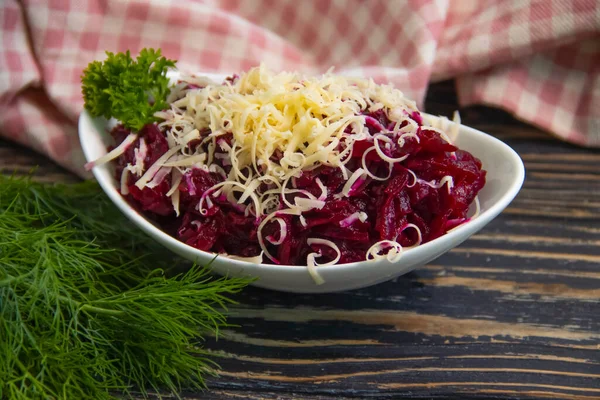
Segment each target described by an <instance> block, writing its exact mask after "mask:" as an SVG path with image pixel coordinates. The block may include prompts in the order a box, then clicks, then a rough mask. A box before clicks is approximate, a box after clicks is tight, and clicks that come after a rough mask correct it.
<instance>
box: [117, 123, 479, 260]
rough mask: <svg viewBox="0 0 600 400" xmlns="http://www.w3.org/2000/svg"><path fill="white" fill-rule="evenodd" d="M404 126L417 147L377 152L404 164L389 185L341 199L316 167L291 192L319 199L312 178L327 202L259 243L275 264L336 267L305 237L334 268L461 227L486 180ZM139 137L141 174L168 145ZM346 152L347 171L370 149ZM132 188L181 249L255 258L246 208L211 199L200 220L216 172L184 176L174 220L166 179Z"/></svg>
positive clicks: (148, 133) (372, 184)
mask: <svg viewBox="0 0 600 400" xmlns="http://www.w3.org/2000/svg"><path fill="white" fill-rule="evenodd" d="M365 118H366V126H367V127H368V129H369V132H370V133H371V135H376V134H377V133H378V132H381V131H382V130H383V129H390V126H392V125H393V124H392V123H391V122H390V121H389V120H388V119H387V116H386V114H385V113H384V112H383V111H377V112H374V113H370V114H365ZM408 118H411V119H412V120H414V121H415V122H416V123H417V124H418V125H419V127H420V128H419V129H418V130H417V133H416V135H417V136H418V139H416V138H414V137H407V138H406V140H405V142H404V144H403V146H399V145H394V146H391V147H390V146H388V147H386V149H384V150H382V151H384V153H385V155H387V156H388V157H392V158H399V157H402V156H405V155H408V157H407V158H406V159H405V160H404V161H402V162H398V163H395V164H393V167H392V170H391V174H390V177H389V179H387V180H384V181H379V180H374V179H371V178H367V179H364V180H360V181H357V183H356V184H355V185H354V186H353V187H352V190H351V191H350V193H349V194H348V196H347V197H340V196H336V194H338V193H340V191H341V190H342V188H343V186H344V184H345V182H346V180H345V179H344V177H343V175H342V173H341V171H340V169H339V168H332V167H326V166H321V167H319V168H317V169H315V170H312V171H309V172H305V173H303V175H302V176H300V177H298V178H295V179H294V185H295V186H294V187H296V188H297V189H302V190H306V191H307V192H309V193H311V194H312V195H314V196H315V197H318V196H319V195H320V194H321V192H322V188H321V187H320V186H319V185H318V184H317V178H318V179H319V180H320V182H321V183H322V185H324V186H325V187H326V188H327V199H326V200H325V206H324V207H323V208H322V209H313V210H312V211H309V212H306V213H304V214H303V215H302V218H303V221H302V220H301V219H300V218H299V217H298V216H295V215H283V214H282V215H278V218H281V219H282V220H283V222H282V224H284V225H285V237H284V238H283V240H282V241H281V244H279V245H273V244H272V243H270V242H265V244H266V246H267V249H268V250H269V252H270V253H271V254H273V255H274V256H276V259H277V261H278V262H279V263H281V264H285V265H306V257H307V255H308V254H309V253H312V252H315V251H316V252H318V253H319V254H321V257H320V258H319V259H318V260H319V262H321V261H323V262H325V261H329V260H332V259H334V258H335V256H336V254H335V251H334V250H333V249H332V248H330V247H328V246H324V245H317V244H313V245H312V246H309V245H308V244H307V238H322V239H327V240H330V241H332V242H334V243H336V245H337V246H338V248H339V250H340V253H341V259H340V261H339V263H348V262H354V261H362V260H365V256H366V252H367V250H368V249H369V248H370V247H371V246H372V245H373V244H374V243H376V242H379V241H381V240H392V241H396V242H398V243H399V244H400V245H402V246H411V245H413V244H415V243H416V242H417V238H418V235H417V231H416V229H409V228H410V227H411V226H410V225H409V224H413V225H414V226H416V227H418V229H419V230H420V234H421V236H422V242H423V243H424V242H428V241H431V240H433V239H435V238H437V237H439V236H441V235H443V234H445V233H446V232H447V231H448V230H450V229H452V228H455V227H456V226H458V225H460V224H462V223H464V222H465V221H467V211H468V209H469V205H470V204H471V203H472V202H473V201H474V199H475V196H476V195H477V193H478V192H479V191H480V190H481V189H482V188H483V186H484V184H485V177H486V171H484V170H482V169H481V168H482V166H481V162H480V161H479V160H478V159H477V158H475V157H474V156H473V155H471V154H470V153H468V152H466V151H462V150H459V149H458V148H457V147H455V146H453V145H452V144H450V143H448V142H446V141H445V140H444V139H443V138H442V137H441V136H440V135H439V134H438V133H437V132H436V131H434V130H431V129H428V128H426V127H421V125H422V118H421V115H420V114H419V113H417V112H415V113H412V114H411V115H409V116H408ZM129 133H130V132H129V131H127V130H126V129H124V128H123V127H122V126H118V127H116V128H115V129H114V130H113V131H112V135H113V137H114V138H115V141H116V142H117V144H118V143H120V142H122V141H123V140H124V139H125V137H127V135H128V134H129ZM140 137H143V138H144V140H145V141H146V144H147V154H146V157H145V158H144V163H145V167H146V168H148V167H149V166H150V165H152V163H154V162H155V161H156V160H157V159H158V158H159V157H160V156H161V155H163V154H164V153H165V152H166V151H167V150H168V148H169V146H168V144H167V140H166V135H165V133H163V132H161V131H160V130H159V128H158V127H157V126H156V125H148V126H146V127H144V129H143V130H142V132H140ZM223 140H224V141H225V142H226V143H227V144H229V145H230V144H231V135H225V136H223ZM197 144H198V143H197V142H194V143H192V144H190V145H193V146H195V145H197ZM139 146H140V140H139V139H138V140H137V141H136V142H135V143H134V144H133V145H132V146H131V147H130V148H128V149H127V151H126V152H125V153H124V154H123V155H121V156H120V157H119V158H118V159H117V160H116V173H117V178H118V179H120V177H121V173H122V171H123V169H124V168H125V167H126V166H127V165H128V164H133V163H135V149H136V148H139ZM353 146H354V147H353V152H352V156H351V160H350V161H349V162H348V164H346V167H347V168H348V169H349V170H350V171H353V170H355V169H356V168H359V167H360V166H361V165H362V164H361V162H362V156H363V154H364V153H365V151H366V150H367V149H369V148H370V147H372V146H373V140H361V141H356V142H354V145H353ZM365 162H366V166H367V167H368V169H369V171H370V172H371V173H373V174H374V175H375V176H379V177H384V176H386V175H387V174H388V173H390V171H389V168H390V166H389V165H390V164H388V163H387V162H386V161H384V160H382V159H381V157H379V156H378V155H377V153H376V152H375V151H371V152H370V153H369V154H367V156H366V157H365ZM221 167H222V168H223V170H224V171H225V172H226V173H228V172H229V170H230V169H229V167H228V166H227V165H221ZM136 180H137V177H136V176H134V175H129V178H128V181H127V187H128V189H129V194H128V195H127V196H126V198H127V199H128V200H129V201H130V202H131V203H132V204H133V205H134V206H136V207H137V208H138V209H140V210H142V211H143V212H145V213H146V214H147V215H149V216H150V217H152V218H153V219H154V220H156V221H168V222H165V223H163V225H164V226H163V227H164V228H165V230H166V231H167V232H170V233H171V234H172V235H174V236H175V237H177V238H178V239H179V240H181V241H183V242H185V243H187V244H188V245H190V246H193V247H196V248H198V249H200V250H205V251H212V252H216V253H227V254H230V255H236V256H242V257H253V256H257V255H259V254H260V252H261V247H260V245H259V242H258V238H257V228H258V225H259V224H260V222H261V220H257V219H256V218H255V217H254V216H253V215H252V214H251V213H245V212H244V211H245V206H241V205H234V204H232V203H231V201H230V200H228V199H226V198H225V196H216V197H215V196H212V195H210V196H208V197H209V198H210V201H211V204H210V207H205V209H204V210H203V212H201V210H200V208H199V203H200V200H201V198H202V196H203V195H205V197H207V193H206V192H207V190H208V189H210V188H211V187H213V186H214V185H215V184H218V183H219V182H223V181H224V178H223V176H222V175H220V174H219V173H216V172H208V171H206V170H204V169H192V170H190V171H189V172H187V173H186V174H185V175H184V176H183V177H182V179H181V183H180V184H179V193H180V205H179V211H180V215H179V216H178V217H177V216H176V215H175V212H174V210H173V205H172V202H171V199H170V198H169V197H168V196H167V192H168V191H169V190H170V189H171V176H170V175H169V176H167V177H166V178H165V179H164V180H163V181H162V182H161V183H160V184H158V185H157V186H155V187H154V188H148V187H145V188H144V189H143V190H140V189H138V188H137V187H136V186H135V181H136ZM444 180H445V181H444ZM442 183H443V184H442ZM450 186H451V187H450ZM449 187H450V190H449ZM288 200H289V201H292V199H288ZM356 213H365V214H366V215H367V218H366V220H365V221H364V222H363V221H360V220H358V219H357V218H356V217H353V215H354V216H355V215H357V214H356ZM263 218H264V217H263ZM348 218H350V219H348ZM341 221H352V222H351V223H349V224H347V223H340V222H341ZM262 234H263V237H270V238H272V239H273V238H274V239H273V240H280V239H282V238H281V235H282V232H280V224H279V223H276V222H275V221H270V222H269V223H267V224H266V225H265V227H264V229H263V232H262ZM265 261H267V262H269V261H268V260H265Z"/></svg>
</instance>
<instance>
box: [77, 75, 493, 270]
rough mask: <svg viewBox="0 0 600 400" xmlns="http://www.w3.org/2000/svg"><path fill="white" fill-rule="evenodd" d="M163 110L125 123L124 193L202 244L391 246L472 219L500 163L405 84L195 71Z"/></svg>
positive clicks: (120, 158) (232, 253) (245, 252)
mask: <svg viewBox="0 0 600 400" xmlns="http://www.w3.org/2000/svg"><path fill="white" fill-rule="evenodd" d="M167 104H168V107H166V108H165V109H164V110H162V111H159V112H157V113H155V114H154V117H156V119H157V122H155V123H149V124H146V125H145V126H144V127H143V128H142V129H140V130H139V131H134V130H131V129H127V128H125V127H124V126H123V125H117V126H116V127H114V129H112V131H111V134H112V136H113V137H114V140H115V146H114V147H112V148H111V149H110V150H111V151H110V152H109V153H108V154H107V155H106V156H105V157H102V159H100V160H97V161H96V162H94V163H90V164H89V165H88V166H87V167H88V168H90V167H92V166H94V165H98V164H101V163H105V162H109V161H112V162H114V164H115V167H116V168H115V172H116V178H117V180H118V181H119V182H120V191H121V194H122V195H123V196H125V197H126V198H127V200H128V201H129V202H130V203H131V204H132V205H133V206H135V207H136V208H137V209H138V210H140V212H142V213H144V214H145V215H146V216H147V217H148V218H150V219H152V220H153V221H155V222H156V223H158V224H159V225H160V226H161V227H162V228H163V229H164V230H165V231H166V232H168V233H169V234H171V235H173V236H175V237H176V238H177V239H179V240H181V241H182V242H185V243H187V244H188V245H190V246H193V247H195V248H198V249H200V250H204V251H209V252H214V253H217V254H221V255H226V256H228V257H233V258H236V259H243V260H248V261H252V262H256V263H271V264H281V265H301V266H308V268H309V271H310V272H311V274H312V275H313V277H314V278H315V280H316V281H317V282H318V281H319V280H320V277H319V274H318V268H317V267H320V266H326V265H333V264H339V263H350V262H355V261H364V260H370V259H379V258H381V257H386V258H387V259H388V260H389V261H391V262H397V261H398V260H400V259H401V254H402V250H403V249H406V248H409V247H413V246H418V245H420V244H422V243H425V242H428V241H431V240H433V239H435V238H437V237H439V236H441V235H444V234H445V233H447V232H448V231H449V230H451V229H453V228H455V227H457V226H459V225H461V224H463V223H465V222H467V221H468V220H469V216H468V215H467V212H468V210H469V207H470V205H471V204H472V203H475V205H476V206H477V209H478V206H479V203H478V201H477V193H478V192H479V191H480V190H481V189H482V188H483V186H484V184H485V177H486V172H485V171H484V170H482V165H481V162H480V161H479V160H478V159H477V158H475V157H474V156H473V155H471V154H470V153H468V152H466V151H462V150H460V149H459V148H457V147H456V146H455V145H453V144H452V141H451V140H450V138H449V136H454V135H456V134H457V132H458V124H457V123H451V122H450V121H447V122H448V123H445V124H442V123H440V121H443V120H440V119H435V120H433V119H432V120H433V121H431V122H428V121H427V120H426V116H424V115H422V114H421V113H419V111H418V110H417V108H416V105H415V103H414V102H413V101H410V100H409V99H407V98H405V97H404V95H403V93H402V92H401V91H399V90H397V89H395V88H393V87H392V86H388V85H378V84H375V83H374V82H373V81H372V80H367V79H359V78H344V77H341V76H336V75H334V74H331V73H328V74H325V75H323V76H320V77H309V76H303V75H300V74H297V73H286V72H283V73H274V72H271V71H269V70H268V69H267V68H265V67H264V66H260V67H256V68H253V69H251V70H249V71H247V72H246V73H243V74H241V75H239V76H237V75H235V76H232V77H230V78H227V79H225V80H224V81H223V82H212V81H210V80H209V79H207V78H203V77H199V76H181V77H180V78H179V81H178V82H177V83H176V84H174V85H173V86H172V87H171V88H170V93H169V95H168V97H167Z"/></svg>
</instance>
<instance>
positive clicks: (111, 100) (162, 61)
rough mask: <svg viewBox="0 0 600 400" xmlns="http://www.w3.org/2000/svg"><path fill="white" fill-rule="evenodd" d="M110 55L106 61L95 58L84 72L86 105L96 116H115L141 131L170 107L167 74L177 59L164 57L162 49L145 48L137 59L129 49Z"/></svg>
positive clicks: (83, 88) (83, 91)
mask: <svg viewBox="0 0 600 400" xmlns="http://www.w3.org/2000/svg"><path fill="white" fill-rule="evenodd" d="M106 55H107V58H106V60H104V61H103V62H101V61H94V62H92V63H90V64H89V65H88V67H87V68H86V69H85V70H84V71H83V75H82V77H81V82H82V93H83V99H84V106H85V108H86V109H87V110H88V111H89V112H90V113H91V114H92V115H93V116H95V117H98V116H103V117H105V118H107V119H108V118H111V117H114V118H116V119H118V120H119V121H121V122H122V123H123V124H124V125H125V126H126V127H127V128H130V129H133V130H135V131H139V130H140V129H141V128H142V127H143V126H144V125H146V124H148V123H151V122H154V121H156V118H155V117H154V113H155V112H157V111H161V110H164V109H165V108H166V107H167V103H166V100H165V99H166V97H167V95H168V93H169V79H168V78H167V76H166V74H167V71H168V69H169V68H171V67H175V61H174V60H169V59H167V58H165V57H163V56H162V55H161V52H160V49H158V50H154V49H143V50H142V51H141V52H140V54H139V55H138V56H137V58H136V59H135V60H134V59H133V58H132V57H131V54H130V52H129V51H127V52H126V53H117V54H114V53H111V52H108V51H107V52H106Z"/></svg>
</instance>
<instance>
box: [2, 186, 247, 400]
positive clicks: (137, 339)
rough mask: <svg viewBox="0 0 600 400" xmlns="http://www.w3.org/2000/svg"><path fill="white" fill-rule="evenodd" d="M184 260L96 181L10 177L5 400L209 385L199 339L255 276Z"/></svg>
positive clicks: (5, 238) (209, 369) (5, 207)
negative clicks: (219, 273) (225, 273)
mask: <svg viewBox="0 0 600 400" xmlns="http://www.w3.org/2000/svg"><path fill="white" fill-rule="evenodd" d="M158 265H164V266H169V269H165V270H163V269H159V268H156V266H158ZM182 266H185V265H184V263H183V262H182V261H181V260H179V259H177V258H176V257H174V256H173V255H172V254H170V253H168V252H166V251H161V249H160V248H159V246H157V245H156V243H154V242H153V241H152V240H151V239H150V238H148V237H146V236H145V235H143V234H142V233H140V232H139V231H138V230H137V229H135V228H134V227H132V226H131V224H129V223H128V222H127V221H126V220H125V219H124V217H123V216H122V215H121V214H120V213H119V211H118V210H117V209H116V208H115V207H114V206H113V205H112V204H111V203H110V201H109V200H108V198H107V197H106V196H105V195H104V194H103V193H101V191H100V190H99V188H98V186H97V185H96V184H95V183H92V182H85V183H81V184H76V185H54V186H47V185H43V184H39V183H34V182H32V181H31V180H30V179H28V178H15V177H7V176H2V175H0V360H1V362H0V399H42V398H43V399H46V398H54V399H111V398H116V396H123V395H131V393H133V392H135V393H141V394H142V395H143V396H144V397H146V396H148V392H149V391H152V392H155V393H156V392H159V391H161V390H162V391H163V393H164V391H168V392H170V393H172V394H176V393H177V392H178V391H180V390H181V389H182V388H203V387H204V380H203V377H204V376H206V375H207V374H214V373H215V368H216V365H215V364H214V363H213V362H212V361H211V360H210V358H209V357H208V354H207V353H206V352H205V351H203V349H202V348H201V347H199V346H198V343H199V341H200V340H201V339H202V335H204V334H207V333H211V334H218V331H219V329H220V328H222V327H224V326H227V322H226V317H225V315H224V313H223V312H224V310H225V307H226V305H227V304H229V303H232V301H231V300H230V299H229V297H228V296H229V295H231V294H233V293H236V292H238V291H239V290H240V289H242V288H243V287H245V286H246V285H247V284H248V280H244V279H224V278H221V279H215V278H212V277H210V275H209V274H208V271H207V270H206V269H204V268H202V267H198V266H193V267H191V268H182ZM177 270H180V271H182V270H183V271H184V272H179V273H178V272H176V271H177Z"/></svg>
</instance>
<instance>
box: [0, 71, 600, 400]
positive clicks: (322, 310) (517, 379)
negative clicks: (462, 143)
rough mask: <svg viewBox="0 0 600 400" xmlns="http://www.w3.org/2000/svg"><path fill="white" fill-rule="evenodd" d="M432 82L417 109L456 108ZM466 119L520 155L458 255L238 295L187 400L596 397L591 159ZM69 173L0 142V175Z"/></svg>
mask: <svg viewBox="0 0 600 400" xmlns="http://www.w3.org/2000/svg"><path fill="white" fill-rule="evenodd" d="M451 89H452V86H451V85H450V84H448V83H446V84H442V85H436V86H435V87H434V88H433V90H432V91H431V92H430V95H429V96H428V99H429V100H428V102H427V110H428V111H429V112H433V113H443V114H445V115H450V113H451V112H452V111H453V110H454V109H455V108H456V100H455V98H454V96H453V94H452V90H451ZM461 115H462V117H463V121H464V123H466V124H467V125H470V126H473V127H475V128H477V129H480V130H483V131H485V132H488V133H490V134H493V135H495V136H496V137H498V138H500V139H501V140H503V141H505V142H506V143H508V144H509V145H511V146H512V147H513V148H514V149H515V150H516V151H517V152H518V153H519V154H520V155H521V157H522V158H523V160H524V161H525V167H526V174H527V178H526V181H525V185H524V187H523V189H522V191H521V193H520V194H519V196H518V197H517V199H516V200H515V201H514V202H513V203H512V204H511V205H510V206H509V207H508V208H507V209H506V211H505V212H504V213H503V214H502V215H501V216H500V217H498V218H497V219H496V220H494V221H493V222H492V223H491V224H490V225H488V226H487V227H486V228H485V229H483V230H482V231H481V232H480V233H479V234H477V235H475V236H474V237H472V238H471V239H470V240H468V241H467V242H465V243H464V244H463V245H461V246H460V247H458V248H456V249H454V250H453V251H451V252H450V253H448V254H446V255H444V256H442V257H440V258H439V259H437V260H435V261H433V262H432V263H431V264H429V265H427V266H424V267H422V268H420V269H418V270H416V271H414V272H412V273H410V274H408V275H405V276H403V277H400V278H398V279H396V280H394V281H391V282H387V283H383V284H380V285H377V286H374V287H371V288H367V289H362V290H355V291H351V292H345V293H338V294H327V295H296V294H286V293H277V292H272V291H267V290H262V289H256V288H249V289H247V290H246V291H245V292H244V293H243V294H241V295H240V296H238V300H239V301H240V306H238V307H236V308H235V309H233V310H232V318H231V319H230V321H231V322H232V323H235V324H239V325H240V327H239V328H235V329H231V330H229V331H227V332H223V336H222V337H221V338H219V340H218V341H214V340H209V341H208V342H207V343H206V346H207V347H208V348H210V349H212V350H213V351H214V352H215V354H216V355H218V356H219V358H218V362H219V363H220V365H221V366H222V369H223V370H222V372H221V376H220V377H219V378H215V379H211V380H210V387H211V390H210V391H209V392H207V393H197V394H193V393H189V394H186V397H187V398H209V399H220V398H251V399H285V398H308V399H333V398H364V397H377V398H386V397H389V398H397V397H411V398H493V399H496V398H502V399H505V398H511V399H512V398H515V399H518V398H524V399H528V398H536V399H556V398H559V399H563V398H564V399H600V307H599V300H600V152H599V151H597V150H589V149H582V148H577V147H574V146H571V145H568V144H565V143H562V142H559V141H557V140H555V139H553V138H552V137H551V136H549V135H548V134H545V133H542V132H541V131H539V130H537V129H535V128H533V127H531V126H528V125H525V124H523V123H520V122H517V121H515V120H514V119H512V118H511V117H509V116H508V115H506V114H505V113H503V112H500V111H496V110H492V109H489V108H484V107H476V108H469V109H464V110H461ZM33 165H42V166H43V168H40V169H39V170H38V172H37V176H38V178H39V179H42V180H46V181H59V180H62V181H69V180H70V181H74V180H76V178H75V177H74V176H72V175H69V174H68V173H66V172H65V171H64V170H62V169H60V168H58V167H56V166H54V165H53V164H51V163H50V162H49V161H47V160H45V159H43V158H42V157H40V156H38V155H36V154H35V153H32V152H30V151H27V150H25V149H23V148H20V147H17V146H15V145H12V144H10V143H8V142H6V141H0V168H2V167H3V168H4V169H5V171H13V170H15V171H18V172H24V173H25V172H27V171H29V169H30V168H31V167H32V166H33Z"/></svg>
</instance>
